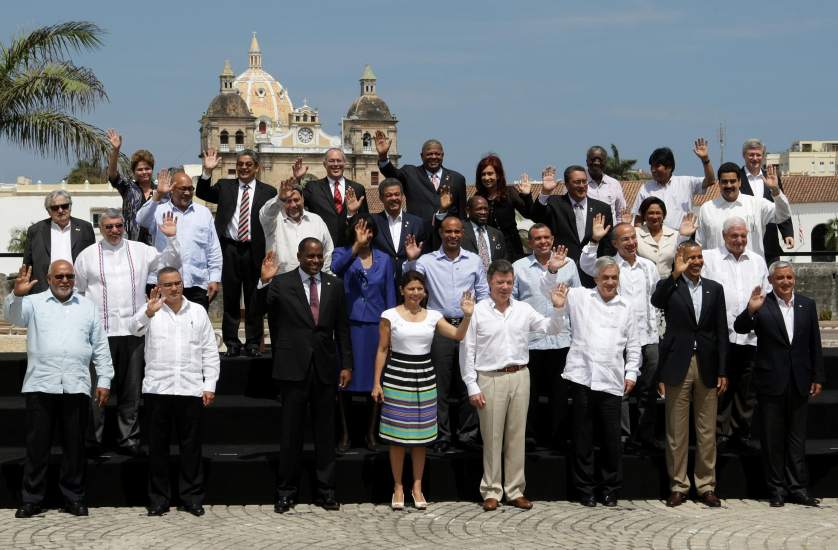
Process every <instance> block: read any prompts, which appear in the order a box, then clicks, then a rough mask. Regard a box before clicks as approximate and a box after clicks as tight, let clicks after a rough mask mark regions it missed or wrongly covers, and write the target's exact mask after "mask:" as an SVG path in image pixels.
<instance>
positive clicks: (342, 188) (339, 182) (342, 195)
mask: <svg viewBox="0 0 838 550" xmlns="http://www.w3.org/2000/svg"><path fill="white" fill-rule="evenodd" d="M326 179H328V180H329V191H330V192H331V193H332V202H334V199H335V186H337V188H338V189H339V190H340V198H341V202H342V203H343V202H346V180H345V179H344V178H343V176H341V177H340V179H337V180H333V179H332V178H326Z"/></svg>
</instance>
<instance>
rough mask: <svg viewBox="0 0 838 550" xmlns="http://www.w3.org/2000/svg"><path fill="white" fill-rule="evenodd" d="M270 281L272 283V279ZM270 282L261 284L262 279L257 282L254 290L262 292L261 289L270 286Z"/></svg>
mask: <svg viewBox="0 0 838 550" xmlns="http://www.w3.org/2000/svg"><path fill="white" fill-rule="evenodd" d="M271 281H273V279H271ZM271 281H268V282H267V283H263V282H262V279H259V282H258V283H257V284H256V290H262V289H263V288H265V287H266V286H268V285H269V284H271Z"/></svg>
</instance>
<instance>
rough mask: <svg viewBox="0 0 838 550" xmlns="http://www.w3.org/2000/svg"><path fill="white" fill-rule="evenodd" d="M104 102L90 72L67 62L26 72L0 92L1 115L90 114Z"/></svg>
mask: <svg viewBox="0 0 838 550" xmlns="http://www.w3.org/2000/svg"><path fill="white" fill-rule="evenodd" d="M107 98H108V96H107V93H106V92H105V87H104V85H103V84H102V83H101V82H100V81H99V79H98V78H96V75H95V74H94V73H93V71H91V70H90V69H88V68H86V67H76V66H75V65H73V64H72V63H70V62H66V61H65V62H59V63H48V64H46V65H43V66H40V67H30V68H28V69H26V70H25V71H24V72H22V73H21V74H19V75H17V76H16V77H15V78H14V79H12V80H10V81H9V82H8V83H7V85H6V86H3V87H2V89H0V112H17V113H19V112H24V111H27V110H31V109H36V110H38V109H54V110H62V111H63V110H67V111H70V112H76V111H89V110H90V109H92V108H93V107H94V105H95V104H96V102H97V101H99V100H102V99H104V100H107Z"/></svg>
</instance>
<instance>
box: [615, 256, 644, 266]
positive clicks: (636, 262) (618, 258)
mask: <svg viewBox="0 0 838 550" xmlns="http://www.w3.org/2000/svg"><path fill="white" fill-rule="evenodd" d="M614 261H616V262H617V266H618V267H619V268H620V269H623V266H628V268H629V269H634V268H636V267H640V256H638V255H637V252H635V253H634V264H630V263H628V260H626V259H625V258H623V257H622V256H621V255H620V253H619V252H618V253H617V254H614Z"/></svg>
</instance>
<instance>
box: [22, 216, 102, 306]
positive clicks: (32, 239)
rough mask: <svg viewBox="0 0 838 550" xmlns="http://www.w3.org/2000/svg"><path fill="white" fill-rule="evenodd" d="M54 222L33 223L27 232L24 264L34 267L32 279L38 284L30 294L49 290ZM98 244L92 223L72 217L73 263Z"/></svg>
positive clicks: (71, 247) (71, 244)
mask: <svg viewBox="0 0 838 550" xmlns="http://www.w3.org/2000/svg"><path fill="white" fill-rule="evenodd" d="M51 227H52V220H51V219H50V218H47V219H45V220H41V221H39V222H37V223H33V224H32V225H30V226H29V229H28V230H27V231H26V250H24V251H23V263H24V264H26V265H29V266H32V278H33V279H37V280H38V283H37V284H36V285H35V286H33V287H32V290H31V291H30V294H36V293H38V292H43V291H45V290H46V289H47V288H49V284H48V283H47V270H49V259H50V254H51V253H52V236H51V234H50V228H51ZM95 242H96V235H95V234H94V233H93V226H92V225H91V224H90V222H86V221H84V220H80V219H78V218H73V217H70V249H71V252H72V254H73V261H75V259H76V257H77V256H78V255H79V253H80V252H81V251H82V250H84V249H85V248H87V247H88V246H90V245H91V244H94V243H95Z"/></svg>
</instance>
